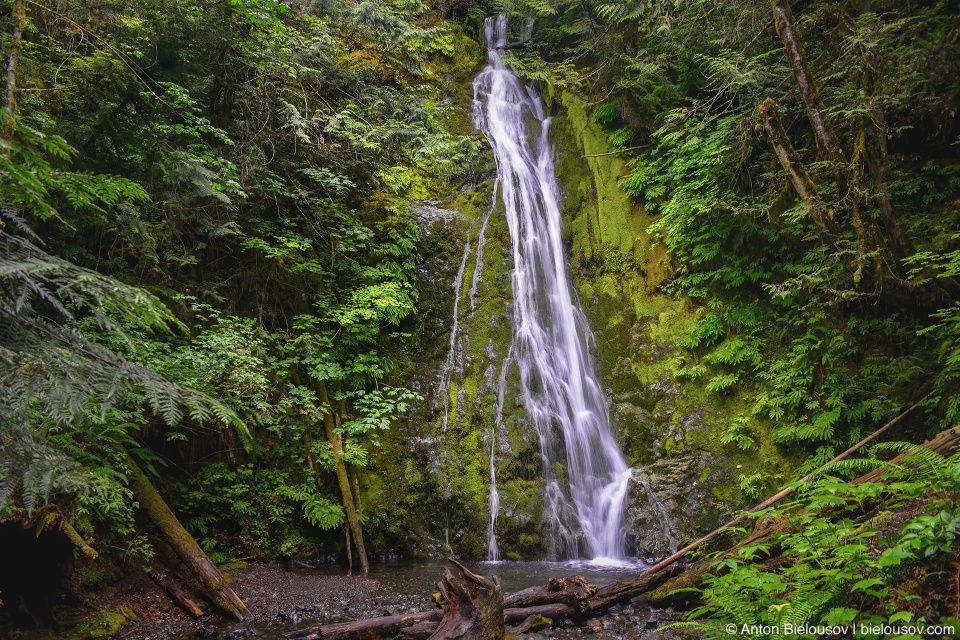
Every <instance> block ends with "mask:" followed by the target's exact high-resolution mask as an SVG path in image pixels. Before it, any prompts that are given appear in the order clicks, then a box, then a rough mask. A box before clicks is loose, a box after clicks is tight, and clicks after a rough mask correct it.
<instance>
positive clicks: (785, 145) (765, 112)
mask: <svg viewBox="0 0 960 640" xmlns="http://www.w3.org/2000/svg"><path fill="white" fill-rule="evenodd" d="M760 115H761V117H762V118H763V128H764V130H765V131H766V132H767V138H768V139H769V140H770V145H771V146H772V147H773V151H774V153H776V155H777V160H779V161H780V166H781V167H783V170H784V172H785V173H786V174H787V178H788V179H789V180H790V183H791V184H792V185H793V188H794V189H795V190H796V191H797V195H799V196H800V199H801V200H802V201H803V204H804V206H806V207H807V211H808V212H809V213H810V218H811V219H812V220H813V222H814V224H816V225H817V226H818V227H819V228H820V230H821V231H823V232H824V233H827V234H829V235H831V236H835V235H838V234H839V233H840V225H839V224H838V223H837V221H836V220H835V219H834V217H833V212H832V211H830V209H829V208H828V207H827V206H826V205H824V204H823V202H821V200H820V194H819V193H818V192H817V188H816V186H815V185H814V184H813V181H812V180H810V176H809V175H808V174H807V170H806V168H805V167H804V166H803V162H802V161H801V160H800V156H799V155H798V154H797V152H796V151H795V150H794V148H793V145H792V144H790V138H789V137H787V132H786V131H785V130H784V128H783V123H782V122H781V121H780V110H779V109H778V108H777V103H776V102H774V100H773V98H767V99H766V100H765V101H764V102H763V104H762V105H760Z"/></svg>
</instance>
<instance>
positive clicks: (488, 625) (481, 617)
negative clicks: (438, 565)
mask: <svg viewBox="0 0 960 640" xmlns="http://www.w3.org/2000/svg"><path fill="white" fill-rule="evenodd" d="M449 561H450V562H451V563H452V564H453V565H455V566H456V567H457V569H458V570H459V572H460V579H459V580H458V579H457V578H455V577H454V575H453V574H452V573H451V572H450V570H449V569H446V570H444V572H443V579H442V580H440V582H439V583H438V584H437V586H439V587H440V593H441V594H442V595H443V600H444V602H445V603H446V613H445V614H444V616H443V619H442V620H441V621H440V625H439V626H438V627H437V630H436V631H434V632H433V635H432V636H430V640H503V636H504V628H503V627H504V620H503V591H502V590H501V589H500V579H499V578H498V577H497V576H492V577H490V578H485V577H483V576H479V575H477V574H475V573H473V572H472V571H470V570H469V569H467V568H466V567H465V566H463V564H461V563H459V562H457V561H456V560H454V559H453V558H449Z"/></svg>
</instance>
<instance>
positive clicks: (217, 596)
mask: <svg viewBox="0 0 960 640" xmlns="http://www.w3.org/2000/svg"><path fill="white" fill-rule="evenodd" d="M127 466H129V467H130V471H131V472H132V473H131V476H130V490H131V491H132V492H133V497H134V499H135V500H136V501H137V502H139V503H140V508H141V509H143V510H144V511H146V513H147V515H148V516H149V517H150V520H152V521H153V523H154V524H155V525H157V528H159V529H160V533H161V534H163V537H164V538H165V539H166V541H167V542H169V543H170V546H171V547H173V550H174V551H176V553H177V555H178V556H180V559H181V560H183V563H184V564H185V565H186V566H187V569H189V570H190V573H192V574H193V577H194V578H196V579H197V582H199V583H200V586H201V587H202V588H203V590H204V592H206V594H207V596H208V597H209V598H210V600H211V601H212V602H213V604H214V605H215V606H216V607H217V608H218V609H220V610H221V611H223V612H224V613H226V614H227V615H229V616H231V617H232V618H235V619H237V620H243V619H244V617H245V616H246V615H247V607H246V605H244V604H243V601H242V600H240V598H239V597H238V596H237V594H236V593H234V592H233V589H231V588H230V585H229V584H227V581H226V579H225V578H224V577H223V574H221V573H220V570H219V569H217V567H216V565H215V564H213V563H212V562H210V558H208V557H207V554H206V553H204V552H203V549H201V548H200V545H199V544H197V541H196V540H194V539H193V536H192V535H190V532H188V531H187V530H186V529H184V528H183V525H181V524H180V521H179V520H177V517H176V516H175V515H174V514H173V511H171V510H170V507H168V506H167V503H166V502H164V501H163V498H161V497H160V494H159V493H157V490H156V489H155V488H154V486H153V485H152V484H151V483H150V480H149V479H148V478H147V476H146V475H145V474H144V473H143V471H142V470H141V469H140V467H139V466H138V465H137V463H136V462H134V460H133V458H131V457H130V456H127Z"/></svg>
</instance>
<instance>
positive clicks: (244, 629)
mask: <svg viewBox="0 0 960 640" xmlns="http://www.w3.org/2000/svg"><path fill="white" fill-rule="evenodd" d="M443 568H444V564H443V563H442V562H441V561H425V562H404V563H394V564H383V565H375V566H374V567H373V569H372V571H371V573H370V575H369V576H367V577H363V576H357V575H354V576H347V575H344V571H343V569H342V568H339V567H323V566H321V567H320V568H319V569H316V570H314V569H306V568H303V567H299V566H283V565H279V564H276V563H259V564H252V565H249V566H245V567H238V568H235V569H232V570H229V571H228V573H229V575H231V576H232V578H233V584H234V588H235V590H236V591H237V593H238V594H239V595H240V597H241V598H242V599H243V600H244V602H245V603H246V604H247V607H248V608H249V611H250V617H249V619H248V620H246V621H244V622H240V623H238V622H233V621H230V620H226V619H224V618H222V617H221V616H219V615H217V614H215V613H207V614H206V615H204V617H203V618H201V619H200V620H193V619H191V618H189V617H188V616H186V615H185V614H183V613H182V612H181V611H180V610H179V609H178V608H177V607H176V606H174V605H173V604H171V603H170V602H169V601H168V600H166V598H165V597H164V596H163V595H162V594H160V593H159V592H150V591H149V590H148V591H145V592H144V593H142V594H140V595H139V597H136V598H133V599H132V600H131V602H132V605H130V606H128V607H127V609H126V610H127V611H130V612H135V613H136V619H135V620H132V621H131V622H130V623H129V624H127V625H125V626H124V627H123V628H122V629H120V631H119V632H117V633H116V634H115V635H113V636H111V637H113V638H116V639H117V640H186V639H188V638H219V639H222V640H241V639H242V638H262V639H264V640H281V639H282V638H283V637H284V636H283V634H284V633H286V632H289V631H291V630H294V629H298V628H304V627H310V626H316V625H320V624H327V623H333V622H341V621H347V620H356V619H361V618H371V617H377V616H387V615H396V614H401V613H412V612H415V611H422V610H425V609H430V608H433V607H434V605H433V602H432V601H431V600H430V594H432V593H433V592H434V591H436V585H435V582H436V581H437V580H438V579H439V578H440V576H441V574H442V572H443ZM472 568H473V569H474V570H475V571H477V572H479V573H484V574H492V573H496V574H497V575H500V576H501V578H502V580H503V583H504V591H505V592H513V591H518V590H520V589H523V588H526V587H528V586H533V585H538V584H543V583H545V582H546V580H547V578H548V577H550V576H560V575H573V574H577V573H579V574H584V575H585V577H587V579H588V580H590V581H591V582H594V583H595V584H600V585H602V584H605V583H608V582H612V581H613V580H617V579H620V578H622V577H624V576H626V575H632V574H635V573H636V572H637V568H636V567H621V568H610V567H607V568H603V567H599V568H598V567H590V565H587V564H584V565H581V566H579V567H577V566H570V565H569V564H567V563H548V562H537V563H500V564H486V563H480V564H477V565H474V566H473V567H472ZM578 568H579V569H580V571H577V569H578ZM678 618H679V615H678V614H677V613H675V612H674V611H672V610H665V611H664V610H656V609H651V608H650V607H648V606H646V605H644V604H643V602H642V600H637V601H635V602H633V603H630V604H628V605H627V606H623V607H614V608H613V609H611V610H610V611H609V612H608V613H607V614H606V615H604V616H602V617H599V618H597V619H595V620H591V621H589V623H588V624H586V625H582V626H576V625H574V624H573V623H570V622H567V623H566V624H564V625H562V626H560V627H556V628H550V629H546V630H541V631H540V632H538V633H531V634H527V635H525V636H522V637H524V638H527V639H529V640H573V639H574V638H579V637H581V636H584V635H590V636H594V637H595V638H596V640H655V639H657V640H660V639H664V640H665V639H668V638H678V637H684V638H689V637H691V635H690V634H689V632H682V635H680V632H678V631H675V630H666V631H664V630H658V628H659V627H661V626H663V625H665V624H668V623H669V622H672V621H675V620H677V619H678Z"/></svg>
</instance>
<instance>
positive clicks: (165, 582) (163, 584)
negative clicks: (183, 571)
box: [147, 570, 203, 618]
mask: <svg viewBox="0 0 960 640" xmlns="http://www.w3.org/2000/svg"><path fill="white" fill-rule="evenodd" d="M147 573H149V574H150V579H151V580H153V581H154V583H156V585H157V586H158V587H160V588H161V589H163V591H164V593H166V594H167V597H169V598H170V599H171V600H173V601H174V602H175V603H177V604H178V605H180V607H181V608H183V610H184V611H186V612H187V613H189V614H190V615H191V616H193V617H194V618H199V617H201V616H202V615H203V611H201V610H200V607H198V606H197V603H195V602H194V601H193V600H191V599H190V597H189V596H187V594H186V593H185V592H184V590H183V589H181V588H180V587H179V586H178V585H177V583H176V582H174V581H173V580H171V579H170V578H169V577H168V576H166V575H164V574H163V573H160V572H159V571H156V570H153V571H151V570H148V571H147Z"/></svg>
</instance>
